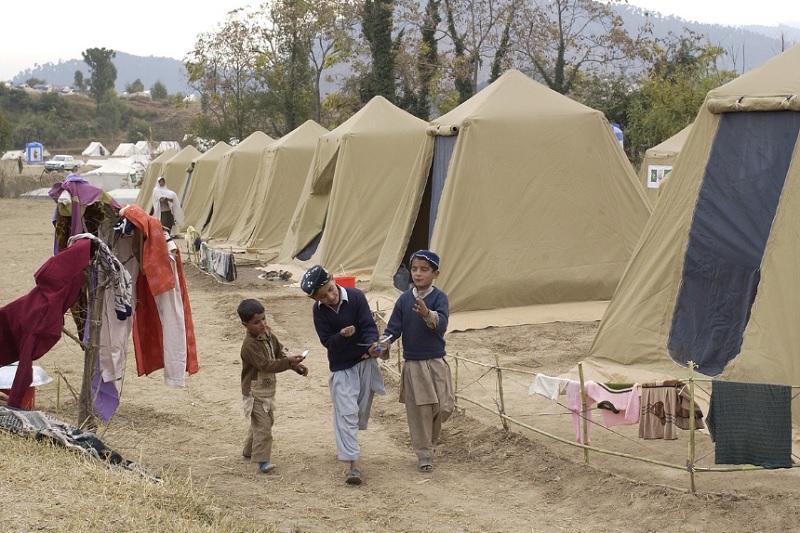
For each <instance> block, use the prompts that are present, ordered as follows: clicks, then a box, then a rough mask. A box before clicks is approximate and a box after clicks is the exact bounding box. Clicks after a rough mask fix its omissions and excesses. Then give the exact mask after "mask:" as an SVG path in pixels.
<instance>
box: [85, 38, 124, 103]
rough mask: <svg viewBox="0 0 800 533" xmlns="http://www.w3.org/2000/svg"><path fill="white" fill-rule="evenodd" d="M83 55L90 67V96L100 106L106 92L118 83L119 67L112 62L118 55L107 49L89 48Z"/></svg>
mask: <svg viewBox="0 0 800 533" xmlns="http://www.w3.org/2000/svg"><path fill="white" fill-rule="evenodd" d="M81 55H82V56H83V61H84V62H85V63H86V64H87V65H89V72H90V76H89V86H90V87H89V95H90V96H91V97H92V98H93V99H94V101H95V102H97V103H98V105H99V104H100V100H101V99H103V98H104V97H105V94H106V91H108V90H109V89H111V90H113V89H114V83H115V82H116V81H117V67H115V66H114V63H112V62H111V60H112V59H114V58H115V57H116V56H117V53H116V52H115V51H114V50H108V49H106V48H87V49H86V50H85V51H84V52H82V53H81Z"/></svg>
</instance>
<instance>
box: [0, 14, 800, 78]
mask: <svg viewBox="0 0 800 533" xmlns="http://www.w3.org/2000/svg"><path fill="white" fill-rule="evenodd" d="M258 3H259V1H254V2H248V1H246V0H245V1H242V0H212V1H210V2H187V1H185V0H160V1H154V0H135V1H132V2H122V3H120V2H113V1H112V2H109V1H107V0H106V1H103V2H98V1H96V0H83V1H80V2H73V1H70V0H39V1H37V2H35V4H33V5H32V7H34V9H31V10H26V9H23V8H21V7H20V6H19V5H17V8H15V9H14V10H13V11H8V9H6V11H7V12H8V13H6V16H4V17H3V27H2V29H0V80H8V79H11V78H12V77H13V76H15V75H16V74H18V73H19V72H20V71H22V70H25V69H27V68H33V67H34V65H36V64H44V63H58V62H59V61H61V60H63V61H69V60H71V59H81V52H83V51H84V50H86V49H87V48H109V49H113V50H118V51H121V52H125V53H127V54H133V55H141V56H151V55H152V56H163V57H173V58H175V59H183V58H184V56H185V55H186V54H187V53H188V52H189V51H191V49H192V48H193V46H194V44H195V42H196V40H197V39H196V37H197V35H198V34H199V33H204V32H209V31H213V30H214V29H215V28H216V27H217V25H218V24H219V23H221V22H222V21H224V20H225V15H226V14H227V13H228V11H230V10H232V9H236V8H239V7H247V6H250V5H258ZM630 3H631V4H633V5H638V6H640V7H643V8H647V9H652V10H654V11H659V12H661V13H662V14H665V15H676V16H679V17H681V18H685V19H687V20H693V21H697V22H709V23H718V24H730V25H737V24H739V25H740V24H764V25H771V26H774V25H777V24H778V23H780V22H784V23H788V22H792V21H794V22H796V23H798V24H800V2H795V1H794V0H747V1H744V0H630ZM755 6H757V7H755ZM28 13H34V14H35V16H32V15H29V14H28Z"/></svg>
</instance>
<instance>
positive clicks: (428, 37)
mask: <svg viewBox="0 0 800 533" xmlns="http://www.w3.org/2000/svg"><path fill="white" fill-rule="evenodd" d="M398 7H399V10H398V12H397V21H396V24H397V25H399V26H402V27H404V28H405V29H406V30H407V31H404V32H402V33H401V34H400V35H398V38H397V39H396V40H395V42H396V51H397V54H396V56H395V67H396V71H397V72H396V75H397V78H398V79H399V88H398V90H399V95H398V100H397V105H398V106H399V107H400V108H402V109H405V110H406V111H408V112H409V113H411V114H412V115H414V116H416V117H419V118H421V119H423V120H429V119H430V116H431V110H432V108H433V107H434V99H435V97H436V95H437V94H438V93H439V90H438V82H439V80H440V78H441V71H442V64H441V61H440V59H439V39H440V38H441V37H442V36H443V35H444V34H443V33H442V32H441V31H440V30H439V24H440V23H441V21H442V17H441V14H440V8H441V0H429V1H428V2H427V3H426V4H425V9H424V11H423V12H422V13H420V12H419V11H418V9H419V5H418V3H417V2H416V1H414V0H411V1H405V2H401V3H399V4H398Z"/></svg>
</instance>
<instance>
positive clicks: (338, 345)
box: [300, 265, 386, 485]
mask: <svg viewBox="0 0 800 533" xmlns="http://www.w3.org/2000/svg"><path fill="white" fill-rule="evenodd" d="M300 288H301V289H303V292H305V293H306V294H308V296H309V297H310V298H311V299H313V300H314V307H313V315H314V328H315V329H316V331H317V336H319V340H320V342H321V343H322V345H323V346H325V348H326V349H327V350H328V368H329V369H330V375H329V377H328V386H329V388H330V391H331V400H332V401H333V432H334V435H335V436H336V449H337V454H338V457H339V460H340V461H346V462H348V463H349V469H348V471H347V474H346V477H345V483H347V484H348V485H360V484H361V481H362V471H361V463H360V461H359V455H360V453H361V447H360V446H359V444H358V430H365V429H367V422H368V421H369V413H370V409H371V408H372V398H373V396H374V395H375V393H377V394H381V395H383V394H386V390H385V389H384V385H383V375H382V374H381V370H380V367H379V366H378V362H377V361H376V360H375V358H376V357H378V354H379V352H378V351H377V350H376V349H375V346H377V339H378V326H377V325H376V324H375V320H374V319H373V318H372V311H371V310H370V308H369V304H368V303H367V298H366V297H365V296H364V293H363V292H361V291H360V290H358V289H355V288H345V287H340V286H339V285H337V284H336V281H335V280H334V278H333V276H331V275H330V274H329V273H328V271H326V270H325V269H324V268H322V267H321V266H320V265H314V266H312V267H311V268H309V269H308V271H307V272H306V273H305V274H304V275H303V279H301V280H300ZM370 346H371V347H370ZM368 348H369V349H368Z"/></svg>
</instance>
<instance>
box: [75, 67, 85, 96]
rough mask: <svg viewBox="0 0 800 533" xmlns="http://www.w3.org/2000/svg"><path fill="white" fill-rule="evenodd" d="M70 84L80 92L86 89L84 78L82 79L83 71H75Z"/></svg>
mask: <svg viewBox="0 0 800 533" xmlns="http://www.w3.org/2000/svg"><path fill="white" fill-rule="evenodd" d="M72 85H73V87H75V88H76V89H77V90H79V91H81V92H83V91H85V90H86V80H84V79H83V72H81V71H80V70H76V71H75V79H74V81H73V82H72Z"/></svg>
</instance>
